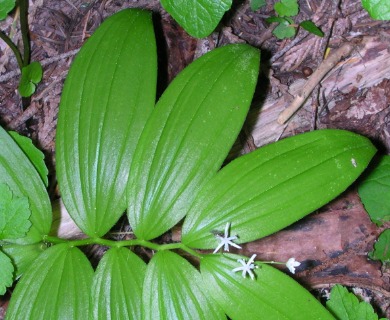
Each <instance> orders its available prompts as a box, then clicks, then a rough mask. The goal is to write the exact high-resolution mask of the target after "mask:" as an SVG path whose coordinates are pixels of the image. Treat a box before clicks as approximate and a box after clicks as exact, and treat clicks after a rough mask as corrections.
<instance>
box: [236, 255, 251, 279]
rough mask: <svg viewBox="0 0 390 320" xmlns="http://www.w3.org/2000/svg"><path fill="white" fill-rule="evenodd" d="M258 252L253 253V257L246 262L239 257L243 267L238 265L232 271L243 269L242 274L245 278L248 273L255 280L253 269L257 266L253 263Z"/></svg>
mask: <svg viewBox="0 0 390 320" xmlns="http://www.w3.org/2000/svg"><path fill="white" fill-rule="evenodd" d="M255 258H256V254H254V255H252V257H251V258H250V259H249V260H248V262H245V260H244V259H238V260H237V262H239V263H241V264H242V267H237V268H234V269H233V270H232V272H238V271H242V276H243V277H244V278H245V277H246V274H247V273H248V274H249V276H250V277H251V279H252V280H255V274H254V273H253V271H252V270H254V269H256V268H257V266H256V265H255V264H254V263H253V262H254V261H255Z"/></svg>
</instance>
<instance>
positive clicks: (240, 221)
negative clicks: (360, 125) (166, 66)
mask: <svg viewBox="0 0 390 320" xmlns="http://www.w3.org/2000/svg"><path fill="white" fill-rule="evenodd" d="M259 58H260V53H259V51H258V50H256V49H254V48H252V47H250V46H247V45H242V44H239V45H228V46H225V47H222V48H218V49H216V50H213V51H211V52H210V53H207V54H206V55H204V56H203V57H201V58H199V59H198V60H196V61H195V62H193V63H192V64H191V65H190V66H188V67H187V68H186V69H185V70H183V71H182V72H181V73H180V74H179V75H178V76H177V78H176V79H175V80H173V82H172V83H171V84H170V85H169V87H168V88H167V89H166V91H165V92H164V94H163V95H162V96H161V98H160V99H159V101H158V102H157V104H156V105H155V95H156V78H157V57H156V44H155V37H154V32H153V26H152V22H151V16H150V13H148V12H145V11H140V10H130V9H128V10H124V11H121V12H119V13H117V14H115V15H113V16H112V17H110V18H108V19H107V20H106V21H105V22H104V23H103V24H102V25H101V26H100V27H99V28H98V30H97V31H96V32H95V33H94V34H93V35H92V37H91V38H90V39H89V40H88V41H87V42H86V44H85V45H84V46H83V47H82V49H81V50H80V52H79V54H78V55H77V57H76V58H75V60H74V62H73V64H72V66H71V69H70V71H69V75H68V77H67V79H66V82H65V85H64V90H63V94H62V98H61V104H60V111H59V116H58V128H57V136H56V166H57V176H58V183H59V187H60V191H61V196H62V199H63V202H64V204H65V206H66V208H67V210H68V212H69V214H70V216H71V217H72V219H73V220H74V221H75V223H76V224H77V225H78V227H79V228H80V229H81V230H82V231H83V232H84V233H85V234H86V235H87V236H88V237H87V238H86V239H78V240H77V239H75V240H67V239H60V238H58V237H56V236H54V235H52V234H50V228H51V223H52V213H51V205H50V201H49V197H48V194H47V192H46V184H47V180H45V177H46V174H47V173H45V170H44V168H42V164H43V159H42V157H41V156H40V155H39V154H36V150H35V156H31V150H32V149H34V148H33V147H32V145H31V143H30V144H29V143H27V142H26V141H24V140H23V139H26V138H21V137H20V136H18V135H16V134H12V135H10V134H8V133H7V132H5V131H4V130H3V129H0V191H1V194H0V198H1V201H0V214H1V220H0V227H1V228H2V232H1V233H0V235H1V238H0V239H2V242H1V244H2V246H1V250H2V251H1V252H0V263H1V266H2V267H3V270H6V272H5V273H4V274H5V278H6V280H4V275H3V276H2V277H1V278H0V280H1V281H2V282H1V284H2V286H5V285H10V283H9V282H10V281H8V282H7V280H11V282H12V274H14V279H16V278H19V277H20V279H19V281H18V283H17V285H16V288H15V290H14V292H13V294H12V299H11V301H10V304H9V308H8V311H7V319H226V317H227V316H228V317H229V318H231V319H246V320H247V319H310V320H313V319H333V317H332V315H331V314H330V313H329V312H328V311H327V310H326V309H325V308H324V307H323V306H322V305H321V304H320V303H319V302H318V301H317V300H316V299H315V298H314V297H313V296H312V295H311V294H310V293H309V292H308V291H306V290H305V289H304V288H303V287H301V286H300V285H299V284H298V283H296V282H295V281H294V280H293V279H291V278H290V277H289V276H288V275H285V274H284V273H283V272H281V271H279V270H277V269H275V268H273V267H272V266H270V265H269V264H267V263H263V262H261V261H259V260H258V259H259V258H261V256H260V255H259V257H257V256H256V255H251V256H250V257H245V256H241V255H236V254H229V253H228V252H227V251H228V249H229V246H233V247H236V248H237V249H238V252H239V248H240V247H241V244H243V243H246V242H250V241H253V240H256V239H259V238H262V237H264V236H267V235H269V234H271V233H274V232H276V231H278V230H280V229H282V228H284V227H286V226H288V225H290V224H291V223H293V222H295V221H297V220H299V219H300V218H302V217H304V216H305V215H307V214H309V213H310V212H312V211H313V210H315V209H317V208H319V207H321V206H322V205H324V204H325V203H327V202H328V201H330V200H331V199H332V198H334V197H335V196H337V195H338V194H340V193H341V192H342V191H343V190H345V189H346V188H347V187H348V186H349V185H350V184H351V183H352V182H353V181H354V180H355V179H356V178H357V177H358V176H359V175H360V174H361V172H362V171H363V170H364V169H365V167H366V166H367V164H368V162H369V161H370V159H371V158H372V156H373V154H374V153H375V148H374V147H373V145H372V144H371V143H370V142H369V141H368V140H367V139H366V138H364V137H361V136H359V135H356V134H353V133H350V132H347V131H342V130H319V131H315V132H311V133H306V134H301V135H297V136H295V137H292V138H287V139H284V140H282V141H279V142H277V143H274V144H270V145H268V146H265V147H262V148H260V149H258V150H256V151H254V152H252V153H249V154H247V155H245V156H242V157H240V158H238V159H236V160H234V161H232V162H230V163H229V164H227V165H226V166H224V167H223V168H222V169H221V167H222V165H223V161H224V159H225V157H226V156H227V154H228V152H229V150H230V148H231V146H232V144H233V143H234V141H235V139H236V137H237V135H238V133H239V131H240V129H241V126H242V125H243V122H244V120H245V117H246V114H247V112H248V108H249V106H250V103H251V99H252V95H253V93H254V90H255V86H256V82H257V77H258V70H259ZM21 141H24V142H25V143H22V142H21ZM26 155H28V157H27V156H26ZM125 211H126V213H127V217H128V220H129V222H130V225H131V227H132V230H133V232H134V239H131V240H124V241H113V240H109V239H107V237H105V235H106V234H107V233H108V232H109V231H110V229H111V228H112V227H113V225H114V224H115V223H116V222H117V220H118V219H119V217H120V216H121V215H122V214H123V212H125ZM181 221H183V222H182V237H181V241H180V242H178V243H163V244H159V243H158V242H156V241H154V239H156V238H157V237H159V236H161V235H162V234H164V233H166V232H167V231H169V230H170V229H171V228H172V227H174V226H175V225H177V224H178V223H179V222H181ZM87 244H99V245H102V246H107V247H108V248H109V249H108V251H107V252H106V253H105V254H104V256H103V257H102V259H101V261H100V262H99V264H98V266H97V268H96V270H93V268H92V266H91V264H90V262H89V260H88V259H87V258H86V256H85V255H84V253H83V252H82V251H81V250H80V249H79V247H80V246H83V245H87ZM297 245H299V244H297ZM135 246H143V247H145V248H148V249H152V250H153V257H152V258H151V259H150V261H147V263H145V262H144V261H143V260H142V259H141V258H140V257H138V256H137V255H136V254H135V253H134V252H133V251H132V248H134V247H135ZM199 249H210V250H209V251H206V252H209V253H204V252H205V251H204V250H202V251H201V252H200V251H199ZM182 253H185V255H186V256H188V255H191V256H192V259H191V262H189V261H188V260H187V259H186V258H184V257H183V255H182ZM194 261H195V262H194ZM11 262H12V263H11ZM284 263H285V262H284ZM297 264H298V263H297V262H296V261H295V260H294V259H290V260H289V261H288V263H287V266H288V267H289V268H290V269H291V270H292V271H294V267H296V266H297ZM7 275H8V278H7Z"/></svg>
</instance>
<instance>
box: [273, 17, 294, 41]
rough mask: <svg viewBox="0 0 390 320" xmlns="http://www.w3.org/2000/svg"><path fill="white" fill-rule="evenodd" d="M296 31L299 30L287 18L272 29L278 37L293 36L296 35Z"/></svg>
mask: <svg viewBox="0 0 390 320" xmlns="http://www.w3.org/2000/svg"><path fill="white" fill-rule="evenodd" d="M296 32H297V30H296V29H295V27H292V26H291V25H290V23H289V22H288V21H287V20H285V21H284V22H282V23H280V24H279V25H277V26H276V28H275V29H274V30H273V31H272V33H273V35H274V36H275V37H277V38H278V39H286V38H292V37H294V36H295V34H296Z"/></svg>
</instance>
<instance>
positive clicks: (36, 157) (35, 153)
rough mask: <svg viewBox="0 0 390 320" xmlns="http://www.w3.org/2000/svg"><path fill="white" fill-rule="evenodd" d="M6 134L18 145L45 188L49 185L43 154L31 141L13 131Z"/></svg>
mask: <svg viewBox="0 0 390 320" xmlns="http://www.w3.org/2000/svg"><path fill="white" fill-rule="evenodd" d="M8 133H9V135H10V136H11V137H12V138H13V139H14V140H15V142H16V143H17V144H18V146H19V148H20V149H22V150H23V152H24V153H25V155H26V156H27V157H28V158H29V160H30V161H31V163H32V164H33V165H34V167H35V169H36V170H37V171H38V173H39V175H40V176H41V178H42V181H43V183H44V184H45V187H47V186H48V185H49V182H48V179H47V175H48V173H49V170H48V169H47V167H46V164H45V155H44V154H43V152H42V151H41V150H39V149H38V148H37V147H35V146H34V145H33V143H32V141H31V139H29V138H27V137H24V136H22V135H20V134H19V133H17V132H15V131H8Z"/></svg>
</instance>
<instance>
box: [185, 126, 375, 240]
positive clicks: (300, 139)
mask: <svg viewBox="0 0 390 320" xmlns="http://www.w3.org/2000/svg"><path fill="white" fill-rule="evenodd" d="M374 153H375V148H374V146H373V145H372V144H371V142H370V141H369V140H368V139H367V138H365V137H362V136H359V135H357V134H354V133H351V132H348V131H342V130H319V131H314V132H310V133H305V134H301V135H297V136H294V137H291V138H287V139H284V140H282V141H279V142H277V143H273V144H270V145H268V146H265V147H262V148H260V149H258V150H256V151H255V152H252V153H250V154H247V155H245V156H243V157H240V158H238V159H236V160H234V161H232V162H231V163H230V164H228V165H227V166H226V167H224V168H223V169H222V170H221V171H220V172H219V173H218V175H217V176H215V178H213V179H212V180H210V181H209V183H208V184H207V185H206V186H205V187H204V188H203V189H202V190H201V192H199V194H198V196H197V197H196V199H195V201H194V204H193V206H192V207H191V209H190V211H189V213H188V215H187V217H186V220H185V222H184V225H183V238H182V241H183V243H185V244H187V245H188V246H191V247H196V248H213V247H216V246H217V245H218V239H216V237H215V236H214V234H213V230H216V231H223V230H224V228H225V225H226V223H230V224H231V233H232V234H237V235H238V237H239V239H238V240H237V242H238V243H243V242H248V241H253V240H256V239H259V238H261V237H264V236H267V235H269V234H271V233H273V232H276V231H278V230H280V229H282V228H284V227H286V226H288V225H290V224H291V223H293V222H295V221H297V220H299V219H301V218H302V217H304V216H305V215H307V214H309V213H310V212H312V211H314V210H316V209H317V208H319V207H321V206H322V205H324V204H326V203H327V202H329V201H330V200H331V199H333V198H334V197H336V196H337V195H338V194H340V193H341V192H342V191H344V190H345V189H346V188H347V187H348V186H349V185H350V184H351V183H352V182H353V181H354V180H355V179H356V178H357V177H358V176H359V175H360V174H361V173H362V171H363V170H364V169H365V168H366V166H367V164H368V162H369V161H370V159H371V158H372V156H373V155H374Z"/></svg>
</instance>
